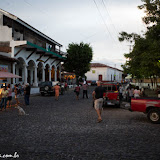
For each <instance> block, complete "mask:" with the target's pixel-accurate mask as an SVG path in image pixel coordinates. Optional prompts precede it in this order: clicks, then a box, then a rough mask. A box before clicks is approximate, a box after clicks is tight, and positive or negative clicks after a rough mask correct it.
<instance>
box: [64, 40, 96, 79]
mask: <svg viewBox="0 0 160 160" xmlns="http://www.w3.org/2000/svg"><path fill="white" fill-rule="evenodd" d="M67 53H68V55H67V61H66V63H65V64H64V68H65V70H66V71H68V72H74V73H75V74H76V77H77V78H78V77H79V76H81V77H82V76H84V74H85V73H86V72H87V71H89V70H90V62H91V60H92V56H93V51H92V47H91V46H90V44H84V43H83V42H81V43H80V44H77V43H71V44H69V45H68V49H67Z"/></svg>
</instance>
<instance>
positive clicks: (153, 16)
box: [119, 0, 160, 79]
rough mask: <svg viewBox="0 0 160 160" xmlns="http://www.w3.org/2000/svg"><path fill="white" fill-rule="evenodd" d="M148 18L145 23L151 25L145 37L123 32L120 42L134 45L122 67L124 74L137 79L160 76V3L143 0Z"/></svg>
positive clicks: (157, 0) (145, 18) (155, 0)
mask: <svg viewBox="0 0 160 160" xmlns="http://www.w3.org/2000/svg"><path fill="white" fill-rule="evenodd" d="M142 2H144V4H143V5H141V6H138V7H139V8H140V9H144V10H145V13H146V16H145V17H144V18H143V21H144V22H145V23H146V24H147V25H149V27H148V30H147V32H146V33H145V35H144V37H141V36H140V35H137V34H135V33H131V34H128V33H126V32H121V33H120V37H119V41H120V42H123V41H127V42H130V43H132V42H133V43H134V47H133V50H132V51H131V52H130V53H128V54H124V56H125V57H126V58H127V61H126V63H125V64H124V65H123V66H122V67H123V69H124V72H126V73H130V74H132V76H135V77H136V78H138V79H139V78H143V77H146V78H148V77H157V76H160V62H159V61H158V60H160V23H159V22H160V1H159V0H142Z"/></svg>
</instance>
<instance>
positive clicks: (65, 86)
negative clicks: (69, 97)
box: [64, 82, 68, 91]
mask: <svg viewBox="0 0 160 160" xmlns="http://www.w3.org/2000/svg"><path fill="white" fill-rule="evenodd" d="M67 87H68V85H67V82H65V84H64V88H65V91H67Z"/></svg>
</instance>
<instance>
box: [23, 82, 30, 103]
mask: <svg viewBox="0 0 160 160" xmlns="http://www.w3.org/2000/svg"><path fill="white" fill-rule="evenodd" d="M30 91H31V87H30V85H29V83H26V85H25V88H24V101H25V104H26V105H29V97H30Z"/></svg>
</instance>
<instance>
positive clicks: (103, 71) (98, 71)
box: [85, 67, 107, 81]
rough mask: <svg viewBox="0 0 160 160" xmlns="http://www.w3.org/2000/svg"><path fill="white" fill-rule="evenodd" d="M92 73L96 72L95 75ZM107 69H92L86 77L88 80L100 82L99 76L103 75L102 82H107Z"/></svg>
mask: <svg viewBox="0 0 160 160" xmlns="http://www.w3.org/2000/svg"><path fill="white" fill-rule="evenodd" d="M92 71H95V73H93V72H92ZM106 71H107V68H106V67H92V68H91V70H90V71H88V72H87V73H86V74H85V76H86V77H87V80H96V81H97V80H99V75H102V80H103V81H106V80H107V72H106Z"/></svg>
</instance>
